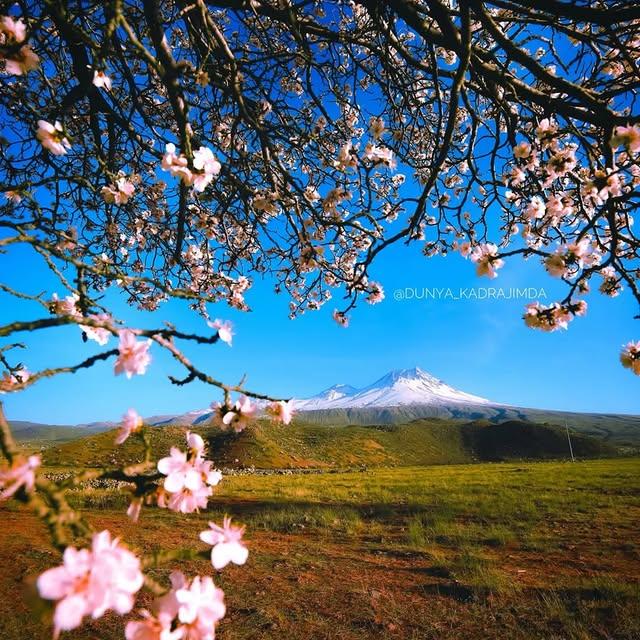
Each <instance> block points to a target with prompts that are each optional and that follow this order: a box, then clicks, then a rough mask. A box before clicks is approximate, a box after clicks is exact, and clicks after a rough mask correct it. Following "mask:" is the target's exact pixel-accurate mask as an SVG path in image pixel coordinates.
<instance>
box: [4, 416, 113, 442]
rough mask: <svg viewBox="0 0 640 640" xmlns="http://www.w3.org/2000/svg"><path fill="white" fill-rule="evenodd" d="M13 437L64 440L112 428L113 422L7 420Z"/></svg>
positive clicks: (29, 439)
mask: <svg viewBox="0 0 640 640" xmlns="http://www.w3.org/2000/svg"><path fill="white" fill-rule="evenodd" d="M9 425H10V426H11V431H12V433H13V436H14V438H15V439H16V440H17V441H18V442H25V441H31V442H38V443H39V442H43V443H49V442H65V441H68V440H75V439H77V438H82V437H85V436H88V435H93V434H96V433H101V432H103V431H106V430H108V429H112V428H113V424H109V423H105V422H96V423H94V424H88V425H57V424H41V423H39V422H28V421H26V420H11V421H9Z"/></svg>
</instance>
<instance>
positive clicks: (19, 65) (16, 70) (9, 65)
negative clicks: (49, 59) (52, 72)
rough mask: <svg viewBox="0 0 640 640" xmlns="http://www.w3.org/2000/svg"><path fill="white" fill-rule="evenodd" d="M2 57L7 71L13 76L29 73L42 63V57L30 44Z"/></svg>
mask: <svg viewBox="0 0 640 640" xmlns="http://www.w3.org/2000/svg"><path fill="white" fill-rule="evenodd" d="M2 59H4V70H5V72H6V73H8V74H10V75H13V76H22V75H24V74H25V73H29V71H33V70H34V69H37V68H38V64H39V63H40V58H39V57H38V56H37V55H36V54H35V53H34V51H33V49H31V47H30V46H29V45H28V44H25V45H24V46H22V47H20V49H18V51H16V52H15V53H12V54H10V55H7V56H6V57H4V58H2Z"/></svg>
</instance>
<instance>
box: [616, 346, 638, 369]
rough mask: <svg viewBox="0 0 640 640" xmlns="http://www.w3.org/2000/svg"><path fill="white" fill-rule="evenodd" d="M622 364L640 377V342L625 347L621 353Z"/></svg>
mask: <svg viewBox="0 0 640 640" xmlns="http://www.w3.org/2000/svg"><path fill="white" fill-rule="evenodd" d="M620 362H621V363H622V366H623V367H624V368H625V369H631V371H633V373H635V374H636V375H637V376H640V340H638V342H628V343H627V344H626V345H624V347H623V348H622V352H621V353H620Z"/></svg>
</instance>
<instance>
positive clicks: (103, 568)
mask: <svg viewBox="0 0 640 640" xmlns="http://www.w3.org/2000/svg"><path fill="white" fill-rule="evenodd" d="M143 582H144V577H143V575H142V572H141V571H140V561H139V559H138V558H137V557H136V556H135V555H134V554H133V553H132V552H131V551H129V550H128V549H127V548H126V547H124V546H123V545H121V544H120V543H119V540H118V539H117V538H115V539H113V540H112V539H111V534H110V533H109V532H108V531H102V532H101V533H96V534H95V535H94V536H93V541H92V546H91V550H90V551H89V550H87V549H81V550H77V549H76V548H75V547H67V549H66V550H65V552H64V556H63V564H62V565H61V566H59V567H55V568H54V569H49V570H47V571H45V572H44V573H43V574H41V575H40V577H39V578H38V582H37V585H38V591H39V593H40V596H41V597H42V598H45V599H47V600H56V601H57V603H56V609H55V613H54V616H53V622H54V637H57V636H58V634H59V633H60V631H68V630H71V629H75V628H77V627H79V626H80V625H81V624H82V620H83V618H84V617H85V616H89V615H90V616H92V617H93V618H99V617H101V616H102V615H104V613H105V612H106V611H108V610H110V609H111V610H114V611H116V613H119V614H120V615H123V614H125V613H129V611H131V609H132V608H133V603H134V596H135V594H136V593H137V592H138V591H139V590H140V588H141V587H142V584H143Z"/></svg>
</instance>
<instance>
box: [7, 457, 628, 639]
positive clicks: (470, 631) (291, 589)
mask: <svg viewBox="0 0 640 640" xmlns="http://www.w3.org/2000/svg"><path fill="white" fill-rule="evenodd" d="M72 499H73V501H74V502H75V504H76V505H77V506H78V507H81V508H83V509H84V510H86V512H87V516H88V518H89V520H90V521H91V522H92V524H93V525H94V527H96V528H103V527H106V528H109V529H110V530H111V531H113V532H115V533H117V534H119V535H121V536H122V538H123V539H124V540H125V541H126V542H127V543H128V544H130V545H131V546H132V547H134V548H136V549H139V550H144V551H145V552H147V553H148V552H152V551H154V550H156V549H160V548H161V547H163V546H169V547H186V546H194V545H195V546H196V547H198V548H205V547H204V545H200V543H199V542H198V540H197V533H198V532H199V531H201V530H202V529H203V528H205V526H206V522H207V520H208V519H216V520H218V519H221V516H222V515H223V514H225V513H229V514H232V515H233V516H234V517H235V519H236V520H238V521H240V522H243V523H245V524H247V528H248V532H247V536H248V540H249V545H250V550H251V554H250V557H249V562H248V564H247V565H246V566H245V567H242V568H238V567H232V568H230V569H229V568H228V569H225V570H224V571H223V573H222V574H221V575H220V576H219V577H218V578H217V579H216V580H217V581H218V582H219V583H220V585H221V586H222V587H223V588H224V589H225V592H226V594H227V603H228V607H229V611H228V615H227V617H226V618H225V620H224V621H223V623H222V625H221V627H220V631H219V635H220V638H222V639H238V640H239V639H246V640H249V639H257V640H261V639H267V638H287V639H291V640H297V639H300V640H302V639H303V638H304V639H305V640H307V639H324V638H326V639H337V640H360V639H362V640H364V639H365V638H367V639H368V638H408V639H415V640H418V639H420V640H422V639H431V638H433V639H434V640H435V639H436V638H437V639H439V640H442V639H454V638H455V639H456V640H459V639H460V638H468V639H479V638H509V639H520V638H540V639H545V640H550V639H554V638H555V639H558V640H559V639H565V638H567V639H569V638H571V639H573V638H575V639H586V638H603V639H605V638H607V639H609V638H611V639H634V638H640V537H638V522H639V520H640V459H629V458H627V459H616V460H594V461H588V462H579V463H575V464H571V463H550V462H539V463H518V464H511V463H509V464H478V465H450V466H437V467H408V468H397V469H384V468H382V469H378V470H375V471H373V470H369V471H364V472H349V473H324V474H317V475H316V474H314V475H301V474H294V475H272V476H252V475H248V476H236V477H228V478H225V480H224V481H223V483H222V484H221V485H220V490H219V492H217V494H216V496H215V499H214V501H213V503H212V505H211V510H210V512H207V513H202V514H199V515H194V516H180V515H178V514H172V513H168V512H166V511H162V510H159V509H153V508H148V509H146V510H145V511H143V514H142V519H141V523H140V524H139V525H133V524H132V523H130V522H128V521H127V519H126V518H125V516H124V506H125V504H126V499H125V498H123V496H121V495H120V494H118V492H117V491H115V490H114V489H87V490H84V491H78V492H77V493H76V494H74V495H73V496H72ZM0 517H1V518H2V528H1V529H0V561H1V566H2V567H3V568H2V570H1V571H0V594H1V595H2V597H1V598H0V638H2V639H3V640H5V639H6V640H27V639H29V640H44V639H48V638H50V629H49V628H47V626H46V613H45V621H40V620H37V619H36V620H34V619H33V617H32V616H31V614H30V611H31V609H30V607H31V606H33V605H34V604H35V605H38V599H37V598H36V597H35V596H34V587H33V584H34V579H35V576H37V574H38V573H39V572H40V571H42V570H43V569H44V568H46V567H49V566H52V565H54V564H56V563H57V562H58V556H57V554H56V553H55V552H54V551H52V550H51V549H50V547H49V546H48V544H47V538H46V534H45V532H44V529H43V527H42V526H41V525H40V524H39V523H38V521H37V520H36V519H35V518H34V517H33V516H32V515H31V514H30V513H29V512H27V511H26V510H24V509H23V508H17V507H12V506H11V505H3V506H2V507H1V508H0ZM181 568H182V569H183V570H184V571H185V572H187V573H195V572H200V573H204V572H211V571H212V568H211V566H210V565H208V564H207V563H206V562H204V561H199V560H196V561H188V562H184V563H183V564H182V567H181ZM167 571H168V567H164V566H161V567H158V568H157V569H154V570H152V573H153V574H154V576H155V577H156V578H158V579H160V580H162V579H164V578H166V575H167ZM141 604H142V605H144V604H148V598H147V596H143V597H142V599H141ZM40 609H41V605H40ZM122 625H123V621H122V620H121V619H120V618H118V617H116V616H107V617H106V618H105V619H103V620H101V621H99V622H97V623H88V624H87V625H85V626H84V627H83V628H82V629H81V630H79V631H78V632H77V633H75V634H68V637H69V638H77V639H81V640H89V639H98V638H99V639H100V640H112V639H116V638H122V637H123V634H122ZM63 638H64V636H63Z"/></svg>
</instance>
